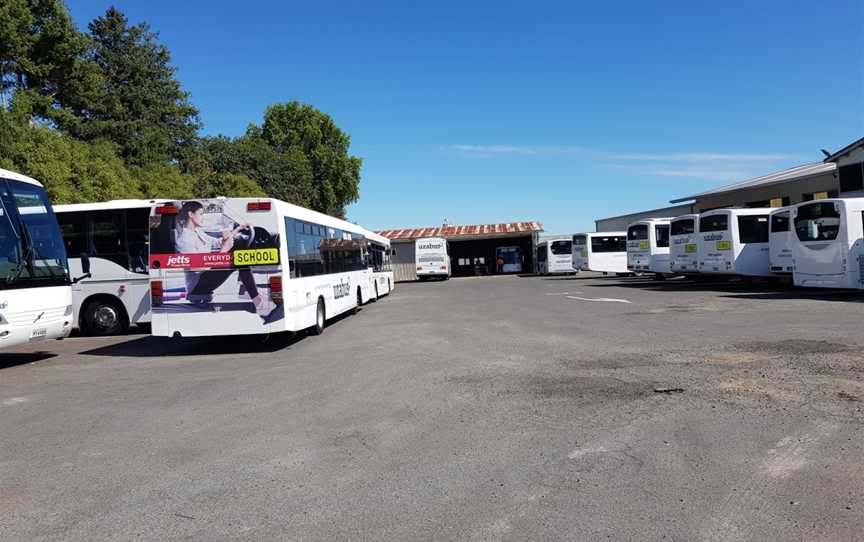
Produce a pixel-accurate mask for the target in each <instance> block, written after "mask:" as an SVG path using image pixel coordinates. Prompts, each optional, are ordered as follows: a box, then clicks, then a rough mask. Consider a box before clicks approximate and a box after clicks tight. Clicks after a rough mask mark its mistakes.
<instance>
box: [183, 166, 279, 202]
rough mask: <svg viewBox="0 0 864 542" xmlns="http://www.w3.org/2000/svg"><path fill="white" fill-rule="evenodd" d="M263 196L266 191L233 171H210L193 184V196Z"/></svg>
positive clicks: (265, 194)
mask: <svg viewBox="0 0 864 542" xmlns="http://www.w3.org/2000/svg"><path fill="white" fill-rule="evenodd" d="M217 196H225V197H232V196H233V197H265V196H267V193H266V192H264V190H262V189H261V187H260V186H258V183H256V182H255V181H254V180H252V179H250V178H249V177H247V176H246V175H237V174H235V173H215V172H214V173H210V174H209V175H207V176H205V177H203V178H200V179H198V182H197V183H196V184H195V197H198V198H215V197H217Z"/></svg>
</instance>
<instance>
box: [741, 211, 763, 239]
mask: <svg viewBox="0 0 864 542" xmlns="http://www.w3.org/2000/svg"><path fill="white" fill-rule="evenodd" d="M738 238H739V240H740V241H741V242H742V243H767V242H768V217H767V216H765V215H751V216H739V217H738Z"/></svg>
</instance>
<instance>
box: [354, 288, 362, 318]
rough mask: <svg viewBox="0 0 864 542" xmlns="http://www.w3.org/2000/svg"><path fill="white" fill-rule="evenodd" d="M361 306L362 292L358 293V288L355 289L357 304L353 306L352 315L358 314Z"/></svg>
mask: <svg viewBox="0 0 864 542" xmlns="http://www.w3.org/2000/svg"><path fill="white" fill-rule="evenodd" d="M362 305H363V292H362V291H360V287H359V286H358V287H357V304H356V305H354V314H357V313H359V312H360V307H361V306H362Z"/></svg>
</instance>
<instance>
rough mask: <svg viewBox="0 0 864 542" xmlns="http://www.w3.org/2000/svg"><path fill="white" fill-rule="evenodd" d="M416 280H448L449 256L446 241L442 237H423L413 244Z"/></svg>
mask: <svg viewBox="0 0 864 542" xmlns="http://www.w3.org/2000/svg"><path fill="white" fill-rule="evenodd" d="M414 254H415V261H416V264H417V278H419V279H420V280H426V279H428V278H430V277H438V278H442V279H445V280H446V279H448V278H450V255H449V251H448V246H447V240H446V239H444V238H442V237H425V238H423V239H417V241H415V243H414Z"/></svg>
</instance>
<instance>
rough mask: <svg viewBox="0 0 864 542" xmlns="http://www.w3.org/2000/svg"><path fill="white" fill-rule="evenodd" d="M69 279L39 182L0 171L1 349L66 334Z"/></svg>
mask: <svg viewBox="0 0 864 542" xmlns="http://www.w3.org/2000/svg"><path fill="white" fill-rule="evenodd" d="M82 267H83V271H84V273H85V276H86V273H87V271H88V267H89V266H88V263H87V261H86V257H85V258H84V264H83V266H82ZM76 280H77V279H76ZM72 282H73V281H72V280H70V275H69V266H68V263H67V259H66V250H65V249H64V248H63V237H62V236H61V235H60V228H59V226H58V225H57V218H56V216H55V215H54V211H53V209H52V206H51V202H50V201H49V200H48V194H47V193H46V192H45V189H44V188H43V187H42V184H41V183H39V182H38V181H36V180H35V179H31V178H30V177H27V176H25V175H21V174H20V173H15V172H13V171H7V170H5V169H0V348H9V347H12V346H16V345H21V344H29V343H37V342H40V341H44V340H47V339H62V338H64V337H66V336H68V335H69V333H70V332H71V331H72V290H71V284H72Z"/></svg>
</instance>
